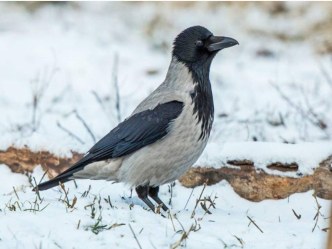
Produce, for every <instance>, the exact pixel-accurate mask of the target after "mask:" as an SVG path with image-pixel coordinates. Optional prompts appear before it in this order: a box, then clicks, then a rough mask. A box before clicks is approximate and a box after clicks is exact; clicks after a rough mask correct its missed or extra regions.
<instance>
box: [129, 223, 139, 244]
mask: <svg viewBox="0 0 332 249" xmlns="http://www.w3.org/2000/svg"><path fill="white" fill-rule="evenodd" d="M128 225H129V228H130V230H131V232H132V234H133V236H134V238H135V240H136V243H137V245H138V247H139V248H140V249H142V246H141V244H140V243H139V241H138V239H137V237H136V234H135V232H134V230H133V228H132V227H131V225H130V224H128Z"/></svg>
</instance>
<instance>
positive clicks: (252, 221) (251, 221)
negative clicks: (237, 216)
mask: <svg viewBox="0 0 332 249" xmlns="http://www.w3.org/2000/svg"><path fill="white" fill-rule="evenodd" d="M247 218H248V219H249V220H250V223H249V224H248V226H250V224H251V223H252V224H254V225H255V227H257V229H258V230H259V231H260V232H261V233H264V232H263V230H262V229H260V227H259V226H258V225H257V224H256V222H255V221H254V220H253V219H251V218H250V217H249V216H247Z"/></svg>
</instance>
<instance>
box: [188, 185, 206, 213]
mask: <svg viewBox="0 0 332 249" xmlns="http://www.w3.org/2000/svg"><path fill="white" fill-rule="evenodd" d="M206 185H207V184H206V182H205V183H204V185H203V189H202V192H201V193H200V195H199V197H198V199H197V200H196V204H195V207H194V210H193V211H192V213H191V218H194V216H195V211H196V208H197V205H198V203H199V202H200V200H201V198H202V195H203V192H204V190H205V188H206Z"/></svg>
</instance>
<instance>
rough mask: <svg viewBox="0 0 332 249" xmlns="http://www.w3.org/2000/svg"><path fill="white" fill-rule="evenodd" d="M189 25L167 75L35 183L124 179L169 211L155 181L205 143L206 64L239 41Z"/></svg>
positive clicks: (208, 122) (208, 112)
mask: <svg viewBox="0 0 332 249" xmlns="http://www.w3.org/2000/svg"><path fill="white" fill-rule="evenodd" d="M238 44H239V43H238V41H237V40H235V39H233V38H230V37H226V36H214V35H213V34H212V33H211V32H210V31H209V30H208V29H207V28H205V27H203V26H199V25H198V26H192V27H189V28H187V29H185V30H183V31H182V32H181V33H180V34H179V35H177V36H176V38H175V40H174V42H173V47H172V57H171V62H170V65H169V68H168V71H167V74H166V78H165V80H164V81H163V83H162V84H161V85H159V86H158V87H157V88H156V89H155V90H154V91H153V92H152V93H151V94H150V95H149V96H147V97H146V98H145V99H144V100H143V101H142V102H141V103H140V104H139V105H138V106H137V107H136V109H135V110H134V111H133V112H132V114H131V115H130V116H129V117H128V118H126V119H125V120H124V121H123V122H121V123H119V124H118V125H117V126H116V127H115V128H114V129H112V130H111V131H110V132H109V133H108V134H107V135H105V136H104V137H103V138H102V139H100V140H99V141H98V142H97V143H96V144H95V145H94V146H93V147H92V148H91V149H90V150H89V151H88V152H87V153H86V154H85V155H84V156H83V157H82V159H80V160H79V161H78V162H76V163H75V164H73V165H72V166H71V167H69V168H68V169H67V170H65V171H64V172H62V173H60V174H59V175H58V176H56V177H55V178H53V179H51V180H49V181H46V182H43V183H41V184H39V185H37V186H36V187H35V188H34V189H33V190H34V191H43V190H47V189H49V188H52V187H55V186H58V185H59V184H62V183H64V182H67V181H70V180H74V179H92V180H108V181H113V182H123V183H126V184H127V185H129V186H130V187H131V188H135V190H136V193H137V195H138V197H139V199H141V200H142V201H143V202H144V203H145V204H146V205H147V206H148V207H149V208H150V209H151V210H152V211H153V212H155V210H156V206H155V204H153V202H152V201H151V199H150V198H152V200H154V201H155V203H156V204H157V207H161V208H162V209H163V210H164V211H168V210H169V209H168V207H167V206H166V204H164V203H163V202H162V200H161V199H160V198H159V196H158V192H159V186H161V185H163V184H166V183H169V182H173V181H175V180H176V179H178V178H179V177H180V176H181V175H183V174H184V173H185V172H186V171H187V170H188V169H189V168H190V167H191V166H192V165H193V164H194V163H195V162H196V161H197V160H198V158H199V156H200V155H201V154H202V152H203V150H204V148H205V147H206V144H207V141H208V138H209V136H210V133H211V128H212V123H213V120H214V103H213V95H212V88H211V82H210V78H209V75H210V66H211V63H212V60H213V58H214V57H215V55H216V54H217V53H218V52H219V51H221V50H223V49H225V48H229V47H232V46H234V45H238Z"/></svg>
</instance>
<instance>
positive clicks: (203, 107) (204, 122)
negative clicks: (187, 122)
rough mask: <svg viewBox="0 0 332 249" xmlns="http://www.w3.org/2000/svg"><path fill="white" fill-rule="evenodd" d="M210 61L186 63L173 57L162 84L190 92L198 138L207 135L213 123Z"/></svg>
mask: <svg viewBox="0 0 332 249" xmlns="http://www.w3.org/2000/svg"><path fill="white" fill-rule="evenodd" d="M211 61H212V59H211ZM211 61H209V62H207V63H204V64H198V63H196V64H188V63H184V62H181V61H179V60H178V59H177V58H176V57H173V58H172V62H171V64H170V67H169V69H168V72H167V75H166V80H165V81H164V84H163V87H166V88H172V89H173V90H179V91H181V92H183V91H188V94H190V97H191V99H192V103H193V105H194V106H193V109H194V110H193V114H194V115H196V116H197V120H198V124H200V125H201V134H200V137H199V139H206V138H208V137H209V135H210V131H211V128H212V123H213V115H214V105H213V96H212V89H211V84H210V78H209V74H210V65H211Z"/></svg>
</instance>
